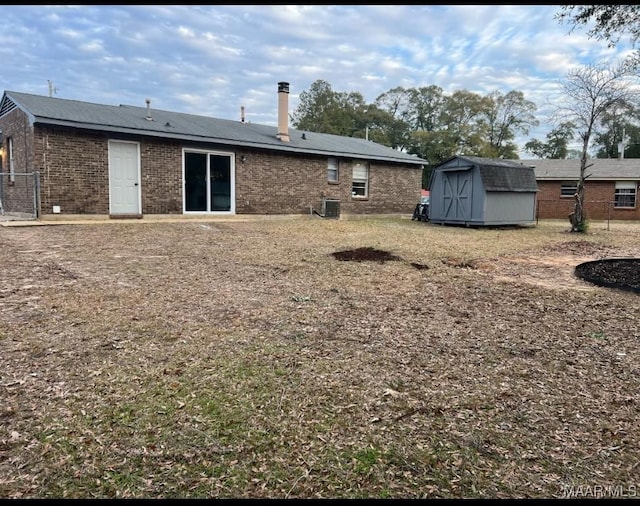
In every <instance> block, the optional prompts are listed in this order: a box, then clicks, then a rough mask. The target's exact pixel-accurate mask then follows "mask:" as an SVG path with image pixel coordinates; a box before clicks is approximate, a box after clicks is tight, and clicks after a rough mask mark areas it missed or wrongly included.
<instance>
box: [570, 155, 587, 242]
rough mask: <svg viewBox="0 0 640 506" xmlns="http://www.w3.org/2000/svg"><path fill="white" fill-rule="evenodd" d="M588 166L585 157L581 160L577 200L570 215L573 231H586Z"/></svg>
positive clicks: (575, 196)
mask: <svg viewBox="0 0 640 506" xmlns="http://www.w3.org/2000/svg"><path fill="white" fill-rule="evenodd" d="M586 167H587V160H586V158H585V157H583V158H582V159H581V160H580V178H579V179H578V185H577V186H576V194H575V195H574V198H575V202H574V205H573V212H572V213H571V214H570V215H569V221H570V222H571V232H586V230H587V226H586V222H587V216H586V214H585V212H584V179H585V177H584V173H585V170H586Z"/></svg>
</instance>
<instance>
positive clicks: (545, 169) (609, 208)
mask: <svg viewBox="0 0 640 506" xmlns="http://www.w3.org/2000/svg"><path fill="white" fill-rule="evenodd" d="M520 162H522V163H524V164H528V165H529V166H533V168H534V172H535V175H536V181H537V183H538V194H537V199H536V200H537V203H536V204H537V217H538V218H540V219H555V218H558V219H568V216H569V213H570V212H572V211H573V205H574V195H575V192H576V185H577V183H578V176H579V173H580V160H551V159H535V160H533V159H532V160H520ZM587 165H588V167H587V170H586V174H587V176H588V177H587V178H586V180H585V185H584V204H585V211H586V216H587V219H592V220H607V219H611V220H640V208H639V207H638V199H637V195H638V186H639V185H640V159H638V158H591V159H589V160H588V163H587ZM589 165H590V166H589Z"/></svg>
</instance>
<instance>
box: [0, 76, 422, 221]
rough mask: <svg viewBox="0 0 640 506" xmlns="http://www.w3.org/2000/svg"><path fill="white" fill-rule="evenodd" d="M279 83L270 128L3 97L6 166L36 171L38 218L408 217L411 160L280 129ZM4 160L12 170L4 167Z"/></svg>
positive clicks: (8, 184) (283, 95)
mask: <svg viewBox="0 0 640 506" xmlns="http://www.w3.org/2000/svg"><path fill="white" fill-rule="evenodd" d="M288 95H289V85H288V83H278V95H277V97H278V126H277V127H270V126H265V125H257V124H252V123H248V122H245V121H244V117H242V118H241V120H240V121H231V120H221V119H215V118H209V117H204V116H196V115H190V114H183V113H176V112H168V111H160V110H153V109H152V108H151V105H150V102H149V101H148V100H147V101H146V108H145V107H133V106H126V105H120V106H109V105H101V104H93V103H88V102H80V101H75V100H65V99H59V98H51V97H46V96H40V95H32V94H25V93H18V92H12V91H5V92H4V95H3V97H2V101H1V102H0V131H1V133H2V149H3V151H4V157H3V158H4V159H5V163H4V169H3V174H2V176H3V177H2V178H0V180H1V181H2V183H3V184H2V185H0V192H2V193H0V197H2V198H4V199H5V201H8V200H10V199H11V197H12V193H13V194H15V193H16V192H17V191H18V186H19V185H18V182H17V180H16V178H15V176H16V175H18V174H22V173H35V172H37V173H38V174H39V191H38V203H37V207H38V210H37V215H38V216H43V215H50V214H55V213H62V214H96V215H109V216H111V217H130V216H133V217H141V216H143V215H146V214H154V215H156V214H160V215H162V214H169V215H173V214H310V213H312V212H315V213H318V214H321V215H328V213H327V214H325V212H324V211H325V210H326V209H329V208H331V211H332V212H334V211H335V210H336V208H337V210H338V212H340V211H341V212H344V213H347V214H387V213H388V214H395V213H406V214H410V213H411V212H412V211H413V209H414V207H415V204H416V202H419V201H420V192H421V181H422V166H423V164H424V163H426V161H425V160H422V159H420V158H418V157H416V156H413V155H409V154H406V153H402V152H400V151H397V150H394V149H391V148H388V147H386V146H382V145H380V144H376V143H374V142H371V141H368V140H365V139H355V138H350V137H342V136H337V135H329V134H319V133H313V132H303V131H298V130H294V129H289V125H288ZM7 161H10V163H7Z"/></svg>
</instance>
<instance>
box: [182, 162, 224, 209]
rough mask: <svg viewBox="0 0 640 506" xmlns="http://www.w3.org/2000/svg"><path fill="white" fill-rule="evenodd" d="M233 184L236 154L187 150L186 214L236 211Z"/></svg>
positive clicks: (185, 163)
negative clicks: (233, 165)
mask: <svg viewBox="0 0 640 506" xmlns="http://www.w3.org/2000/svg"><path fill="white" fill-rule="evenodd" d="M233 183H234V174H233V170H232V155H230V154H220V153H211V152H206V151H185V154H184V210H185V212H200V213H213V212H226V213H231V212H233V211H234V206H233V193H234V192H233Z"/></svg>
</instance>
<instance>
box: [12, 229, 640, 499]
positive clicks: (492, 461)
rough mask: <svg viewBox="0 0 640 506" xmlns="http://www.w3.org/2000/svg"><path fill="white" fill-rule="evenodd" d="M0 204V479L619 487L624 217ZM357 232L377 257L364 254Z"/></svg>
mask: <svg viewBox="0 0 640 506" xmlns="http://www.w3.org/2000/svg"><path fill="white" fill-rule="evenodd" d="M567 229H568V224H565V223H557V222H541V223H540V224H539V225H538V226H536V227H532V228H520V229H519V228H515V229H470V228H457V227H444V226H438V225H432V224H430V223H423V222H416V221H411V219H410V218H404V217H403V218H400V217H398V218H379V219H374V218H370V219H352V220H351V219H340V220H323V219H321V218H318V217H308V218H306V217H305V218H302V219H301V218H297V219H278V220H260V219H255V220H248V221H242V220H224V219H220V220H209V221H197V220H189V221H186V222H182V223H162V222H159V223H145V222H140V223H118V222H116V221H113V222H109V223H104V224H98V223H96V224H83V225H52V226H32V227H0V241H1V242H0V244H1V245H2V247H1V248H0V265H1V267H0V273H1V277H0V497H4V498H50V497H76V498H113V497H136V498H195V497H217V498H223V497H225V498H229V497H244V498H267V497H268V498H437V497H443V498H472V497H483V498H552V497H631V496H635V494H636V492H635V491H636V490H638V491H640V397H639V393H638V392H640V388H639V387H640V365H639V364H640V350H639V348H638V340H639V339H640V294H637V293H633V292H629V291H623V290H615V289H610V288H605V287H601V286H596V285H594V284H591V283H588V282H586V281H583V280H582V279H579V278H578V277H576V276H575V273H574V269H575V267H576V266H577V265H578V264H580V263H582V262H586V261H589V260H596V259H602V258H623V257H625V258H626V257H633V258H638V257H640V225H638V224H623V223H619V222H618V223H614V224H612V226H611V228H610V230H607V229H606V224H598V223H596V224H592V225H591V228H590V230H589V233H587V234H571V233H569V232H567ZM372 253H374V254H375V255H376V256H375V258H373V259H372V258H371V257H370V256H368V255H370V254H372Z"/></svg>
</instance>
